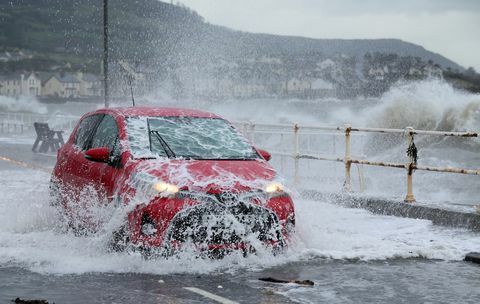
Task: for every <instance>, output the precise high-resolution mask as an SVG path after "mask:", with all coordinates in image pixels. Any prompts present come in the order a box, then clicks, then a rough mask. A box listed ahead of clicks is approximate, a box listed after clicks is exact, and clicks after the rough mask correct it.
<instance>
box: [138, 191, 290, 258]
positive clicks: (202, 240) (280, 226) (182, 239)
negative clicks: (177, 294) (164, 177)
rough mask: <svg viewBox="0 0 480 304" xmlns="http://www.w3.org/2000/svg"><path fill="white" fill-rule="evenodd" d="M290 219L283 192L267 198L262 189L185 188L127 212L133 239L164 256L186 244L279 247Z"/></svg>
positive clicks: (197, 246)
mask: <svg viewBox="0 0 480 304" xmlns="http://www.w3.org/2000/svg"><path fill="white" fill-rule="evenodd" d="M131 217H132V218H131ZM292 219H293V225H294V212H293V203H292V201H291V199H290V197H289V196H288V195H286V194H284V195H281V196H277V197H268V196H267V195H266V194H265V193H263V192H248V193H240V194H232V193H228V192H224V193H219V194H215V195H213V194H205V193H195V192H186V191H184V192H180V193H178V195H176V196H175V197H174V198H157V199H155V200H153V201H152V202H151V203H150V204H148V205H147V206H144V207H143V208H139V209H138V210H136V211H135V212H134V213H133V216H129V222H130V229H131V231H132V232H133V233H132V238H131V239H132V241H133V243H134V244H136V245H137V246H142V247H147V248H148V247H156V248H160V249H162V250H164V251H165V252H166V253H167V254H168V255H170V254H173V253H175V252H177V251H180V250H182V248H185V247H188V248H192V247H193V248H195V249H196V250H197V251H212V250H213V251H216V250H222V251H224V250H227V251H232V250H243V251H252V250H254V249H252V246H254V247H255V246H258V245H263V246H269V247H273V248H281V247H283V246H285V244H286V240H287V238H288V234H289V232H290V231H287V230H291V228H292ZM145 225H150V226H149V227H150V228H152V227H153V228H154V229H149V230H148V231H150V232H152V233H149V235H146V234H145V233H144V232H145V231H146V230H147V229H142V228H145ZM287 228H288V229H287Z"/></svg>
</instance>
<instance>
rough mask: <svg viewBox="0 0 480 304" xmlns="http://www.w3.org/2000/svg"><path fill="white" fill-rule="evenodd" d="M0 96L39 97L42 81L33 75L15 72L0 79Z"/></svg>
mask: <svg viewBox="0 0 480 304" xmlns="http://www.w3.org/2000/svg"><path fill="white" fill-rule="evenodd" d="M0 94H1V95H5V96H11V97H18V96H40V95H41V94H42V81H41V80H40V78H39V77H38V76H37V75H36V74H35V73H23V72H16V73H13V74H9V75H6V76H2V77H0Z"/></svg>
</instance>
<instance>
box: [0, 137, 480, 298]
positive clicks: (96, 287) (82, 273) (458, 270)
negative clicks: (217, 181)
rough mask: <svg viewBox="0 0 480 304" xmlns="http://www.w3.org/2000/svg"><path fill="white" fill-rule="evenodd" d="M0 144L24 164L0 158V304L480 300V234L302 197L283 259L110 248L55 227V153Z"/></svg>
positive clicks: (26, 144) (96, 238) (95, 238)
mask: <svg viewBox="0 0 480 304" xmlns="http://www.w3.org/2000/svg"><path fill="white" fill-rule="evenodd" d="M0 147H1V149H0V150H1V152H2V156H6V157H7V158H10V159H17V160H22V161H23V162H24V164H28V165H29V166H30V167H24V166H21V165H19V164H18V163H13V162H11V161H7V160H1V161H0V192H1V194H2V195H1V197H0V302H2V303H8V302H9V301H11V300H13V299H15V298H17V297H20V298H24V299H45V300H48V301H49V302H50V303H53V302H55V303H139V302H143V303H232V302H228V301H234V302H238V303H319V302H328V303H345V302H347V303H358V302H391V303H406V302H408V303H424V302H435V303H452V302H458V303H477V302H478V299H479V298H480V292H479V290H480V272H479V270H480V268H479V266H478V265H476V264H472V263H467V262H463V261H462V260H463V257H464V256H465V254H466V253H468V252H471V251H479V249H480V236H479V235H478V234H477V233H473V232H470V231H467V230H463V229H453V228H446V227H439V226H434V225H432V224H431V222H429V221H426V220H415V219H406V218H397V217H391V216H378V215H373V214H370V213H369V212H367V211H365V210H360V209H349V208H343V207H340V206H338V205H335V204H331V202H327V201H325V202H320V201H311V200H305V199H302V198H301V197H297V198H296V199H295V202H296V209H297V223H298V226H297V237H296V239H295V240H294V242H293V244H292V246H291V247H290V248H289V249H288V250H287V251H286V252H285V253H283V254H281V255H278V256H272V255H269V254H259V255H254V256H249V257H248V258H243V257H240V256H229V257H227V258H225V259H223V260H220V261H218V260H216V261H212V260H205V259H200V258H197V257H195V256H188V255H187V256H182V257H180V258H173V259H168V260H163V259H158V260H145V259H144V258H142V257H141V256H139V255H135V254H126V253H110V252H108V250H107V249H106V240H107V239H108V232H106V233H104V234H100V235H95V236H88V237H75V236H73V235H72V234H71V233H67V232H65V231H64V230H62V225H61V223H59V222H58V217H57V216H56V213H55V210H54V209H52V207H50V206H49V204H48V181H49V173H48V170H49V168H51V167H52V166H53V164H54V162H55V157H54V155H34V154H32V153H31V152H30V151H29V148H30V143H29V141H28V140H25V142H24V143H22V141H21V140H18V139H17V140H15V142H13V143H12V142H9V141H8V140H2V141H1V142H0ZM46 171H47V172H46ZM260 277H274V278H279V279H286V280H295V279H299V280H306V279H308V280H312V281H314V283H315V285H314V286H313V287H309V286H299V285H294V284H273V283H265V282H261V281H259V280H258V278H260ZM187 288H189V289H187ZM191 288H193V289H191ZM192 290H193V291H192ZM218 297H220V298H218ZM219 301H220V302H219ZM221 301H224V302H221ZM225 301H226V302H225Z"/></svg>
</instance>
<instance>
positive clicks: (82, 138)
mask: <svg viewBox="0 0 480 304" xmlns="http://www.w3.org/2000/svg"><path fill="white" fill-rule="evenodd" d="M102 117H103V114H95V115H91V116H88V117H85V118H84V119H83V120H82V121H81V122H80V125H79V126H78V131H77V134H76V136H75V142H74V143H75V146H77V147H79V148H80V149H81V150H87V148H88V144H89V141H90V138H91V137H92V133H93V131H94V130H95V127H96V126H97V125H98V122H99V121H100V119H101V118H102Z"/></svg>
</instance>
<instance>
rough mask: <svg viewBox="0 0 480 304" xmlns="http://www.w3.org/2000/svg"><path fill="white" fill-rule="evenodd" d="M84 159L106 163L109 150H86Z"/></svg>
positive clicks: (102, 148) (101, 148)
mask: <svg viewBox="0 0 480 304" xmlns="http://www.w3.org/2000/svg"><path fill="white" fill-rule="evenodd" d="M85 158H86V159H88V160H91V161H94V162H99V163H108V162H109V161H110V149H109V148H107V147H100V148H92V149H88V150H87V151H86V152H85Z"/></svg>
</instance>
